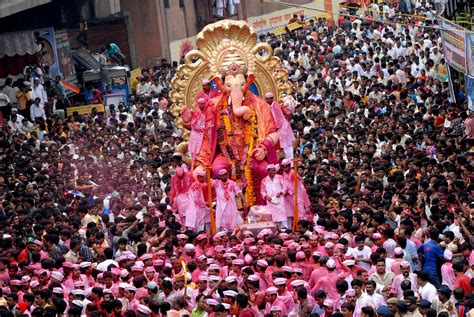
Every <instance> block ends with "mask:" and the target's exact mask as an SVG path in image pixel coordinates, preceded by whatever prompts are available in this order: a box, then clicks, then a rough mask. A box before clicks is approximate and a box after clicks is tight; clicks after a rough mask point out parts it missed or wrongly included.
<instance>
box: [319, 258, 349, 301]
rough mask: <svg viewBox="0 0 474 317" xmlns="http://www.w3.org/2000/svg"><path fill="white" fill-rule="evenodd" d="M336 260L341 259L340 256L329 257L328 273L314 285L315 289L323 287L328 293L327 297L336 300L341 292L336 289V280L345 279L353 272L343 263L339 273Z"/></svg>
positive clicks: (327, 263)
mask: <svg viewBox="0 0 474 317" xmlns="http://www.w3.org/2000/svg"><path fill="white" fill-rule="evenodd" d="M336 261H339V259H338V258H336V260H334V259H332V258H331V259H329V260H328V261H327V262H326V267H327V269H328V274H327V275H325V276H323V277H321V278H320V279H319V281H318V282H317V283H316V285H314V287H313V290H314V289H317V290H318V289H321V290H323V291H324V292H326V294H327V298H328V299H331V300H333V301H334V302H336V301H337V300H338V298H339V294H338V293H337V290H336V282H337V281H338V280H341V279H345V278H346V277H348V276H349V275H350V274H351V270H350V269H349V268H348V267H347V266H345V265H344V264H342V263H341V269H342V270H343V272H342V273H338V272H336V271H335V269H336Z"/></svg>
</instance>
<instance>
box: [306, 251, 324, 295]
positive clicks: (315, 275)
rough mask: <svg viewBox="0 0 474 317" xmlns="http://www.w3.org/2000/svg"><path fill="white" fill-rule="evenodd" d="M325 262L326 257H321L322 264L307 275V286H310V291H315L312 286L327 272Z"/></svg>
mask: <svg viewBox="0 0 474 317" xmlns="http://www.w3.org/2000/svg"><path fill="white" fill-rule="evenodd" d="M326 262H327V260H326V258H323V259H321V260H320V264H321V265H322V266H321V267H320V268H319V269H315V270H314V271H313V272H311V276H310V277H309V281H308V284H309V287H311V293H313V292H314V291H316V290H315V289H314V286H315V285H316V283H317V282H318V281H319V279H320V278H321V277H323V276H324V275H326V274H328V270H327V268H326V266H325V264H326Z"/></svg>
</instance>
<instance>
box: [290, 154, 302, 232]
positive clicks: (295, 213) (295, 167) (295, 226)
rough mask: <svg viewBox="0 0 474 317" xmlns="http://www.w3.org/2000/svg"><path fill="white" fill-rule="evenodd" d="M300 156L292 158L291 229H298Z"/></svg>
mask: <svg viewBox="0 0 474 317" xmlns="http://www.w3.org/2000/svg"><path fill="white" fill-rule="evenodd" d="M299 161H301V159H300V158H294V159H293V173H294V175H293V177H294V210H293V226H292V229H293V231H296V229H298V162H299Z"/></svg>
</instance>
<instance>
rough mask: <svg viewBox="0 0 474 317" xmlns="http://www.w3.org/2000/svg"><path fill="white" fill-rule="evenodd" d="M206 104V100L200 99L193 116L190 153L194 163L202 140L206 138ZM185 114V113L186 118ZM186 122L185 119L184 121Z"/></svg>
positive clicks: (189, 144) (189, 142)
mask: <svg viewBox="0 0 474 317" xmlns="http://www.w3.org/2000/svg"><path fill="white" fill-rule="evenodd" d="M206 104H207V100H206V99H205V98H199V99H198V101H197V107H196V109H195V110H194V111H193V112H192V114H191V134H190V135H189V141H188V151H189V153H191V157H192V159H193V161H194V160H195V159H196V155H197V153H198V152H199V150H200V149H201V145H202V140H203V137H204V128H205V126H206V113H205V111H206V109H205V108H206ZM184 115H185V113H183V117H184ZM183 120H184V119H183Z"/></svg>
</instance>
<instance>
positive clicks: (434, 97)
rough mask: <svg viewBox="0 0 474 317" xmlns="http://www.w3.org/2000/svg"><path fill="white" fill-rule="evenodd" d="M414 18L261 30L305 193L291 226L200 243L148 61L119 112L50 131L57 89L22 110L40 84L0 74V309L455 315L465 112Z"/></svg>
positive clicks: (464, 205)
mask: <svg viewBox="0 0 474 317" xmlns="http://www.w3.org/2000/svg"><path fill="white" fill-rule="evenodd" d="M381 8H382V6H381ZM382 10H383V8H382ZM416 12H417V15H416V16H413V17H411V16H406V15H404V16H399V15H398V14H397V12H396V11H395V12H394V13H393V14H392V16H390V17H388V16H386V15H385V14H383V13H382V14H380V16H379V17H378V18H379V19H380V18H387V19H388V20H387V23H381V22H376V21H374V20H372V19H371V18H372V17H373V15H374V8H373V7H371V11H369V12H367V14H365V15H364V17H352V18H349V17H347V18H342V19H341V21H339V23H338V24H336V25H334V24H333V23H330V22H328V21H326V20H325V19H317V20H314V21H310V23H309V24H308V25H307V26H305V27H304V29H303V30H297V31H293V32H290V33H288V34H285V35H283V36H281V37H275V36H270V35H269V36H266V37H262V38H261V40H263V41H268V42H269V43H271V45H272V47H273V49H274V54H275V55H276V56H279V57H280V58H281V60H282V61H283V65H284V67H285V68H286V70H287V71H288V74H289V80H290V81H291V83H292V84H293V86H294V92H293V94H292V96H293V97H294V99H295V100H296V107H295V110H294V113H293V115H292V116H291V118H290V119H289V123H290V125H291V128H292V130H293V133H294V137H295V143H294V147H293V148H294V155H295V157H299V158H301V162H300V163H299V166H298V167H297V169H298V173H297V174H298V177H299V178H300V180H301V184H302V185H303V184H304V188H305V190H306V192H307V197H308V208H307V210H306V212H307V213H308V215H307V217H305V219H303V220H299V221H298V223H297V226H295V228H291V226H290V225H289V224H288V223H287V225H286V226H285V225H284V224H282V225H281V226H279V227H278V228H277V230H271V229H263V230H261V231H259V232H252V231H249V230H245V229H243V227H241V226H236V227H235V228H234V229H233V230H232V229H231V230H222V231H219V232H217V233H216V234H214V235H212V234H210V232H209V222H210V219H208V218H207V217H203V218H202V219H201V221H200V222H199V221H193V223H192V224H190V222H189V221H188V222H187V221H186V219H183V214H179V213H177V212H176V210H177V209H176V204H177V203H176V200H177V199H178V198H177V196H179V193H180V190H182V188H181V189H180V186H182V184H183V182H184V181H182V182H178V183H173V181H172V180H173V178H177V177H181V178H182V177H188V176H189V174H188V172H189V171H190V170H191V166H190V164H189V161H188V160H187V159H185V157H186V154H185V153H184V154H183V151H182V148H181V147H182V142H183V141H184V140H183V137H182V135H181V132H180V130H179V129H177V127H176V126H175V125H174V118H173V117H172V115H171V113H170V112H169V105H170V101H169V91H170V80H171V78H172V77H173V75H174V73H175V72H176V69H175V67H173V65H171V64H169V63H168V62H166V61H165V60H163V61H161V62H160V64H159V65H157V66H156V67H153V68H150V69H144V70H143V71H142V74H141V77H140V78H139V79H140V83H139V84H138V86H137V87H136V91H135V94H134V95H133V96H132V97H131V98H130V106H129V107H128V106H127V105H125V104H118V105H116V106H110V107H108V108H107V109H106V111H105V113H100V112H97V111H96V109H93V111H92V113H91V114H86V115H76V114H75V115H68V116H67V119H65V120H63V119H62V118H61V117H60V116H58V115H57V114H54V113H52V111H51V110H49V109H48V108H47V107H44V104H45V103H47V102H51V101H52V99H51V98H57V95H58V94H57V92H56V93H55V94H51V95H47V94H45V95H42V94H40V95H39V96H37V97H36V99H34V105H31V106H30V109H28V110H29V111H25V107H24V106H25V105H26V104H23V101H24V100H26V98H27V97H26V96H27V95H30V97H29V98H30V99H31V95H32V94H33V93H34V92H35V89H39V88H38V85H40V84H41V82H42V78H37V79H38V80H35V79H34V78H33V85H32V87H31V88H28V87H27V88H22V89H21V90H20V91H15V92H14V94H12V93H11V91H12V89H13V88H12V85H11V82H10V81H9V82H8V83H7V85H6V86H5V87H4V89H3V90H2V92H3V93H4V94H5V95H7V96H10V98H9V100H10V101H9V102H7V101H6V100H7V99H5V98H3V99H1V98H0V101H3V102H4V103H6V105H5V107H10V109H11V114H10V113H7V112H5V114H8V123H7V125H6V126H4V127H3V128H2V132H1V142H0V155H1V160H0V167H1V168H0V186H1V188H2V190H1V191H0V200H1V202H2V203H1V205H0V221H1V227H0V241H1V243H0V283H1V288H0V292H1V294H2V295H3V296H2V297H0V315H1V316H22V317H23V316H114V317H115V316H127V317H132V316H140V317H145V316H153V317H154V316H192V317H204V316H216V317H222V316H242V317H252V316H255V317H257V316H300V317H304V316H314V317H316V316H321V317H322V316H324V317H329V316H334V317H336V316H344V317H349V316H357V317H359V316H364V317H373V316H385V317H388V316H397V317H398V316H399V317H405V316H440V317H444V316H460V317H461V316H470V315H472V314H473V312H474V311H473V309H474V297H473V293H472V292H473V289H474V280H473V279H472V278H473V276H474V272H473V267H474V253H473V252H472V245H473V242H474V241H473V237H472V216H471V215H472V212H473V208H474V185H473V184H472V181H473V180H474V172H473V165H472V162H473V158H474V151H473V146H474V142H473V140H474V139H473V138H474V118H473V115H472V112H469V111H468V108H467V103H466V102H465V101H464V100H462V99H460V98H458V99H457V100H453V99H451V97H450V92H449V86H448V82H447V73H446V67H447V66H446V61H445V59H444V56H443V55H442V53H441V52H442V51H443V50H442V47H441V45H442V43H441V39H440V36H439V31H438V30H437V27H436V21H435V20H432V19H429V17H430V4H429V3H426V2H422V6H418V5H417V11H416ZM423 16H426V17H427V18H423ZM122 62H123V61H122V60H121V61H120V63H122ZM58 85H59V89H60V88H61V86H60V84H59V82H58ZM25 86H28V85H26V84H25V85H22V87H25ZM21 93H23V94H24V95H25V96H23V95H22V94H21ZM14 96H15V97H18V99H14V98H13V97H14ZM43 96H46V97H43ZM22 98H23V99H22ZM44 98H49V101H46V100H44ZM14 100H17V101H16V102H14ZM33 107H36V108H34V109H33ZM2 109H3V107H2ZM31 109H33V110H31ZM282 163H283V164H281V166H282V167H281V168H278V166H271V167H270V168H269V172H270V174H271V177H272V179H273V177H277V179H280V178H279V177H280V176H279V174H282V173H285V171H288V170H287V167H288V166H289V165H288V162H282ZM275 175H276V176H275ZM206 181H207V180H206V179H205V177H204V175H198V179H197V180H195V179H194V178H193V177H190V178H189V179H187V180H186V183H187V188H191V189H192V190H195V189H196V188H197V187H199V191H200V190H201V187H200V186H203V184H205V183H206ZM226 181H227V176H226V173H225V172H222V175H221V177H220V179H219V180H212V183H213V186H214V187H216V191H217V190H218V189H217V187H219V186H220V185H219V184H220V183H218V182H224V183H225V182H226ZM196 186H197V187H196ZM204 188H207V186H204ZM231 193H232V194H239V193H240V189H239V188H238V186H237V185H236V186H235V188H234V189H233V190H232V191H231ZM177 194H178V195H177ZM201 195H202V194H201ZM217 195H219V194H218V193H217ZM228 196H229V194H228V193H227V199H228V198H229V197H228ZM208 203H209V202H208V201H207V196H206V195H204V201H202V204H201V207H202V208H204V209H205V210H206V208H207V206H208ZM217 204H219V201H217ZM216 208H219V206H216ZM235 208H236V209H237V208H240V206H237V204H236V206H235ZM236 212H237V211H236ZM290 214H291V212H290ZM242 216H243V218H245V213H242ZM188 220H189V219H188ZM195 220H196V219H195ZM227 220H228V219H216V221H217V222H219V221H221V222H220V223H222V222H223V221H227ZM227 229H228V228H227Z"/></svg>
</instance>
